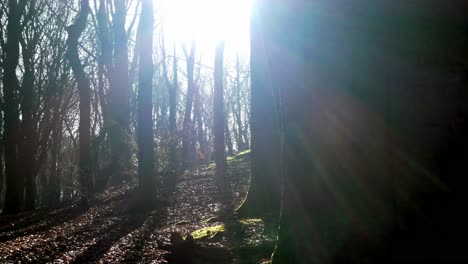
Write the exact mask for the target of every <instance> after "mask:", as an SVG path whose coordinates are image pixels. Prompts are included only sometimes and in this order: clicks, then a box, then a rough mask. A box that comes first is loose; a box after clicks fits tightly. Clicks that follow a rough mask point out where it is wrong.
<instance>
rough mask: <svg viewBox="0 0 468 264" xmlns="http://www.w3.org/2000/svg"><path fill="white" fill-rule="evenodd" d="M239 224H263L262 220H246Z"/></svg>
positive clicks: (240, 221)
mask: <svg viewBox="0 0 468 264" xmlns="http://www.w3.org/2000/svg"><path fill="white" fill-rule="evenodd" d="M239 223H240V224H242V225H255V224H259V223H262V219H259V218H246V219H241V220H239Z"/></svg>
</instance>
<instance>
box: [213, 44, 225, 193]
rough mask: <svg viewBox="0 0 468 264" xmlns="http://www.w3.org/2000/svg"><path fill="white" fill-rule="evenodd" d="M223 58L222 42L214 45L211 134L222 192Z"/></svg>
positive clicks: (223, 151)
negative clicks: (212, 135)
mask: <svg viewBox="0 0 468 264" xmlns="http://www.w3.org/2000/svg"><path fill="white" fill-rule="evenodd" d="M223 57H224V42H220V43H218V44H217V45H216V51H215V64H214V96H213V134H214V142H213V144H214V156H215V164H216V172H215V173H216V178H217V181H218V184H219V185H220V187H221V189H222V190H226V188H227V184H228V183H227V180H226V166H227V164H226V153H225V148H226V145H225V142H224V132H225V131H224V126H225V115H224V88H223V82H224V81H223V79H224V78H223V71H224V68H223ZM223 193H225V192H223Z"/></svg>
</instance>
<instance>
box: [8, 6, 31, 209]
mask: <svg viewBox="0 0 468 264" xmlns="http://www.w3.org/2000/svg"><path fill="white" fill-rule="evenodd" d="M26 2H27V1H25V0H22V1H20V2H17V0H9V1H8V11H9V13H8V25H7V42H6V50H5V53H6V58H5V63H4V67H3V71H4V75H3V103H4V108H3V111H4V129H5V130H4V134H3V145H4V151H5V152H4V155H5V176H6V186H5V188H6V190H5V205H4V208H3V211H2V213H3V214H15V213H18V212H20V211H21V201H22V199H23V193H24V191H23V187H24V185H23V180H24V179H23V178H22V177H21V175H20V174H18V156H17V155H18V153H17V148H18V132H19V123H20V121H19V109H18V98H17V97H18V87H19V84H18V78H17V76H16V68H17V66H18V60H19V40H20V35H21V32H20V20H21V16H22V14H23V11H24V7H25V5H26Z"/></svg>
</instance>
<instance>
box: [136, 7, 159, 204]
mask: <svg viewBox="0 0 468 264" xmlns="http://www.w3.org/2000/svg"><path fill="white" fill-rule="evenodd" d="M153 25H154V17H153V1H152V0H143V2H142V5H141V15H140V34H139V36H140V38H141V40H140V44H141V46H140V54H139V59H140V71H139V75H138V76H139V82H138V127H137V142H138V177H139V188H140V190H141V195H142V196H143V197H144V200H147V199H148V198H151V195H152V194H153V193H154V188H155V187H156V177H155V174H154V173H155V171H154V143H153V116H152V114H153V105H152V99H153V84H152V83H153Z"/></svg>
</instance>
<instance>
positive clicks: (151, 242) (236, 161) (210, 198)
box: [0, 151, 272, 263]
mask: <svg viewBox="0 0 468 264" xmlns="http://www.w3.org/2000/svg"><path fill="white" fill-rule="evenodd" d="M249 158H250V157H249V152H248V151H247V152H243V153H240V154H238V155H237V156H234V157H229V158H228V164H229V165H228V177H229V179H230V183H231V187H232V190H233V195H232V197H233V204H234V206H236V205H239V204H240V203H241V201H242V199H243V198H244V197H245V195H246V192H247V189H248V182H249V174H250V170H249ZM213 174H214V165H213V164H209V165H206V166H203V167H201V168H199V169H197V170H192V171H187V172H185V173H184V174H183V175H182V176H181V177H179V181H178V184H177V188H176V191H175V195H173V196H172V197H173V198H172V199H170V201H169V205H168V206H167V207H165V208H163V209H159V210H154V211H148V212H144V213H137V212H133V211H131V210H129V209H130V208H131V201H132V200H133V199H132V198H133V197H134V195H135V193H136V191H135V188H134V186H121V187H116V188H112V189H109V190H107V191H106V192H105V193H103V194H100V195H98V196H97V197H96V199H95V201H93V202H92V204H91V206H90V207H89V208H84V207H82V206H80V205H79V204H77V203H74V204H70V205H68V206H65V207H63V208H60V209H57V210H37V211H33V212H28V213H24V214H20V215H16V216H3V217H0V262H1V263H18V262H20V261H21V263H167V262H168V260H172V261H170V262H169V263H182V262H180V261H178V260H177V259H178V257H177V255H178V254H179V255H183V256H192V257H191V260H190V263H210V262H213V263H220V259H219V256H216V254H218V255H219V254H222V255H224V256H222V257H221V258H224V261H225V262H226V263H257V261H258V260H259V259H260V258H262V257H265V256H268V254H269V253H270V252H271V249H272V243H271V241H272V239H271V238H268V239H266V238H265V236H264V235H263V223H262V221H261V220H255V219H251V220H241V221H239V220H233V219H232V218H230V219H231V220H229V221H226V223H222V222H221V220H219V219H225V218H224V217H223V216H220V215H219V214H220V212H219V210H220V207H221V205H220V202H219V200H220V199H219V197H218V196H219V194H218V192H217V190H216V186H215V181H214V175H213ZM220 227H221V228H220ZM203 228H205V229H203ZM197 230H198V231H197ZM218 231H222V232H218ZM191 233H192V235H194V236H196V238H198V240H195V241H196V242H193V243H195V244H194V245H195V246H196V247H197V250H193V248H194V246H193V245H192V246H191V247H190V248H186V249H180V248H177V249H176V248H175V247H173V246H174V245H173V244H176V240H177V238H178V237H179V240H181V241H182V244H184V245H185V244H187V243H184V242H186V241H189V240H185V241H184V240H182V238H180V237H185V236H187V235H189V234H191ZM264 241H267V242H266V243H263V242H264ZM262 243H263V244H262ZM260 244H262V245H267V246H266V250H265V248H264V246H260V247H259V245H260ZM198 248H203V249H204V251H199V250H198ZM256 249H260V250H256ZM223 250H224V251H223ZM252 250H253V251H256V252H257V253H258V252H260V253H259V254H253V251H252ZM171 251H178V252H171ZM200 252H201V253H200Z"/></svg>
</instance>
